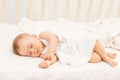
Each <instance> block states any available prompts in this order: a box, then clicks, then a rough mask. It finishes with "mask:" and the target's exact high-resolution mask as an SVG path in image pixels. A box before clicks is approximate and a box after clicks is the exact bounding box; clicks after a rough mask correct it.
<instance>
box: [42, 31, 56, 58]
mask: <svg viewBox="0 0 120 80" xmlns="http://www.w3.org/2000/svg"><path fill="white" fill-rule="evenodd" d="M40 38H42V39H45V40H47V41H48V43H49V48H48V52H47V54H45V55H44V56H41V57H42V58H44V59H47V60H48V59H51V56H52V55H53V54H55V53H56V47H57V44H58V38H57V36H56V35H55V34H53V33H51V32H47V31H45V32H41V34H40Z"/></svg>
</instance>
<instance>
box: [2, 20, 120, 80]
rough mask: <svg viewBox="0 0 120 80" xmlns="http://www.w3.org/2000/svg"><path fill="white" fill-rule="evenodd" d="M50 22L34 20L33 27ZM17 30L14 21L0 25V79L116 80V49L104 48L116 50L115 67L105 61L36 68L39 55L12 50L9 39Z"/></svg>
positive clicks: (119, 78)
mask: <svg viewBox="0 0 120 80" xmlns="http://www.w3.org/2000/svg"><path fill="white" fill-rule="evenodd" d="M52 22H54V21H52ZM52 22H43V23H42V22H40V23H39V22H35V26H36V27H43V26H44V27H45V25H47V26H48V25H49V24H51V25H52ZM40 24H41V25H42V26H40ZM33 28H34V27H33ZM31 32H32V31H31ZM20 33H22V32H21V31H20V29H19V28H18V26H17V25H16V24H14V25H11V24H0V39H1V41H0V45H1V46H0V80H120V54H119V53H120V51H117V50H113V49H107V50H108V51H111V52H116V53H117V57H116V61H117V62H118V65H117V66H116V67H115V68H112V67H110V66H109V65H108V64H106V63H105V62H100V63H95V64H92V63H88V64H85V65H79V66H69V65H62V64H60V63H59V62H57V63H55V64H53V65H52V66H50V67H49V68H47V69H41V68H39V67H38V64H39V63H40V62H41V61H42V59H41V58H30V57H21V56H17V55H15V54H14V53H13V52H12V41H13V39H14V38H15V36H16V35H18V34H20Z"/></svg>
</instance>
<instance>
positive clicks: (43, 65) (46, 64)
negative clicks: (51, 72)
mask: <svg viewBox="0 0 120 80" xmlns="http://www.w3.org/2000/svg"><path fill="white" fill-rule="evenodd" d="M56 61H57V56H56V55H53V56H52V58H51V59H50V60H43V61H42V62H41V63H40V64H39V67H41V68H47V67H49V66H50V65H52V64H54V63H55V62H56Z"/></svg>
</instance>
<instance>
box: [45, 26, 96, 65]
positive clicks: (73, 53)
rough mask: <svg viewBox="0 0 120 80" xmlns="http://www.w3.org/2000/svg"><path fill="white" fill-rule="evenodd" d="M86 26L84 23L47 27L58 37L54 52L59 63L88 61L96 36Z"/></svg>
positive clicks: (76, 63)
mask: <svg viewBox="0 0 120 80" xmlns="http://www.w3.org/2000/svg"><path fill="white" fill-rule="evenodd" d="M82 26H84V27H82ZM86 27H87V26H86ZM86 27H85V25H81V26H70V27H69V26H64V27H59V26H58V27H57V26H53V27H49V28H48V29H47V30H48V31H51V32H53V33H54V34H56V36H57V37H58V38H59V44H58V47H57V50H56V54H57V56H58V59H59V62H60V63H62V64H69V65H80V64H86V63H88V61H89V59H90V58H91V54H92V51H93V48H94V45H95V42H96V40H97V37H96V36H95V35H94V34H92V33H91V32H89V31H88V30H87V28H86ZM43 43H44V41H43Z"/></svg>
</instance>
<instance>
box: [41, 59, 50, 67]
mask: <svg viewBox="0 0 120 80" xmlns="http://www.w3.org/2000/svg"><path fill="white" fill-rule="evenodd" d="M50 64H51V62H50V61H49V60H45V61H43V62H41V63H40V64H39V67H40V68H47V67H49V66H50Z"/></svg>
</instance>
